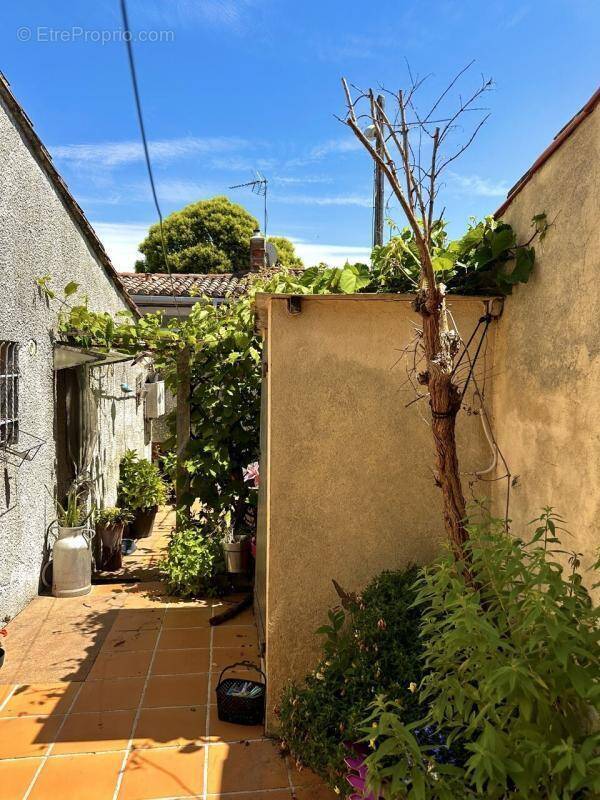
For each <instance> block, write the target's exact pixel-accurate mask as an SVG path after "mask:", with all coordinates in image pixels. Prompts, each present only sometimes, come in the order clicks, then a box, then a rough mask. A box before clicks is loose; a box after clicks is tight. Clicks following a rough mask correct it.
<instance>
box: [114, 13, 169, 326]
mask: <svg viewBox="0 0 600 800" xmlns="http://www.w3.org/2000/svg"><path fill="white" fill-rule="evenodd" d="M120 2H121V16H122V18H123V32H124V34H125V35H124V37H123V38H124V39H125V46H126V47H127V57H128V60H129V72H130V75H131V83H132V86H133V95H134V98H135V107H136V111H137V118H138V123H139V126H140V135H141V137H142V144H143V146H144V159H145V161H146V169H147V171H148V179H149V181H150V188H151V190H152V197H153V199H154V206H155V208H156V213H157V214H158V225H159V229H160V243H161V248H162V254H163V259H164V262H165V267H166V269H167V272H168V274H169V279H170V282H171V294H172V295H173V301H174V303H175V308H176V309H177V316H178V318H179V303H178V302H177V293H176V292H175V281H174V279H173V273H172V272H171V267H170V266H169V257H168V255H167V245H166V243H165V234H164V230H163V215H162V211H161V210H160V203H159V202H158V194H157V191H156V183H155V182H154V173H153V172H152V162H151V160H150V150H149V147H148V139H147V137H146V126H145V125H144V115H143V113H142V102H141V99H140V90H139V87H138V81H137V72H136V68H135V60H134V58H133V47H132V45H131V39H132V36H131V29H130V27H129V17H128V14H127V3H126V0H120Z"/></svg>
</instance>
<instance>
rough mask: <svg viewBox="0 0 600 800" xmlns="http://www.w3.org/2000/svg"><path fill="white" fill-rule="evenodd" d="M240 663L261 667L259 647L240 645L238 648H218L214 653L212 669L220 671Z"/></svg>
mask: <svg viewBox="0 0 600 800" xmlns="http://www.w3.org/2000/svg"><path fill="white" fill-rule="evenodd" d="M238 661H251V662H252V663H253V664H256V665H258V666H260V659H259V657H258V647H256V645H251V644H240V645H238V646H237V647H218V648H215V649H214V650H213V652H212V661H211V668H212V669H213V670H215V671H216V670H220V669H223V667H227V666H229V665H230V664H234V663H236V662H238Z"/></svg>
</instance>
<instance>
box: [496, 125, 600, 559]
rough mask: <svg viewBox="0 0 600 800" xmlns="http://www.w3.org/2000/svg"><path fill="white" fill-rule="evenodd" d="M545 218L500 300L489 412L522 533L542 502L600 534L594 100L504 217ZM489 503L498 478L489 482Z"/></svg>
mask: <svg viewBox="0 0 600 800" xmlns="http://www.w3.org/2000/svg"><path fill="white" fill-rule="evenodd" d="M540 212H546V214H547V215H548V220H549V221H550V222H551V223H552V226H551V228H550V229H549V231H548V235H547V237H546V239H545V240H544V242H542V243H536V245H535V248H536V264H535V271H534V273H533V276H532V277H531V279H530V281H529V283H528V284H527V285H524V286H519V287H518V288H517V289H516V290H515V292H514V294H513V295H512V296H511V297H510V298H508V299H507V300H506V303H505V307H504V314H503V317H502V319H501V320H500V322H499V323H498V330H497V342H496V352H495V369H494V371H495V374H496V377H495V382H494V397H493V411H494V418H495V429H496V434H497V437H498V441H499V444H500V447H501V449H502V451H503V452H504V455H505V457H506V459H507V461H508V464H509V468H510V470H511V472H512V474H513V475H514V476H518V480H517V482H516V486H515V488H514V489H513V491H512V497H511V504H510V516H511V517H512V519H513V530H514V532H515V533H519V534H521V533H522V532H523V530H524V528H525V524H526V522H527V521H528V520H530V519H532V518H533V517H534V516H535V515H536V514H537V513H538V511H539V509H540V508H541V506H544V505H552V506H554V507H555V508H556V509H557V510H558V511H560V513H561V514H562V515H563V516H564V517H565V518H566V519H567V520H568V523H569V524H568V528H569V530H570V531H571V532H572V536H571V537H566V539H565V542H564V544H565V545H566V547H567V548H569V549H573V548H574V549H576V550H578V551H580V552H583V554H584V566H588V565H589V564H590V562H591V560H592V559H593V558H594V557H595V552H596V550H597V548H598V546H599V545H600V532H599V530H600V492H599V490H598V486H599V484H600V391H599V388H600V312H599V307H600V282H599V279H600V225H599V219H600V111H599V110H598V109H596V111H595V112H593V113H592V114H591V116H589V117H588V118H587V119H586V120H585V121H584V122H583V123H582V124H581V125H580V126H579V127H578V128H577V129H576V130H575V131H574V133H573V134H572V135H571V136H570V137H569V138H568V139H567V140H566V141H565V142H564V143H563V145H562V146H561V147H560V148H559V149H558V150H557V151H556V152H555V153H554V154H553V155H552V156H551V158H550V159H549V160H548V161H547V162H546V163H545V164H544V165H543V166H542V167H541V168H540V169H539V171H538V172H537V173H535V174H534V176H533V177H532V179H531V180H530V182H529V183H527V184H526V185H525V186H524V187H523V189H522V190H521V192H520V193H519V194H518V195H516V197H515V198H514V199H513V201H512V203H511V205H510V206H509V208H508V210H507V211H506V212H505V213H504V216H503V218H504V219H505V220H506V221H507V222H510V223H511V225H513V227H514V228H515V230H516V231H517V234H518V239H519V240H520V241H525V240H527V239H528V238H529V236H530V235H531V227H530V223H531V218H532V216H533V215H534V214H536V213H540ZM494 499H495V504H496V507H497V508H500V507H501V506H502V504H503V502H504V485H503V483H502V484H501V483H498V484H497V485H496V486H495V489H494Z"/></svg>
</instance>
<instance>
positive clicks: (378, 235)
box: [373, 94, 385, 246]
mask: <svg viewBox="0 0 600 800" xmlns="http://www.w3.org/2000/svg"><path fill="white" fill-rule="evenodd" d="M384 104H385V98H384V97H383V95H381V94H380V95H379V97H378V98H377V105H378V106H379V107H380V108H382V109H383V108H384ZM377 122H378V123H379V129H380V130H383V119H382V116H381V113H380V111H379V108H378V110H377ZM375 147H376V149H377V152H378V153H379V154H380V155H381V154H382V153H383V146H382V142H381V141H380V140H379V137H377V143H376V145H375ZM384 193H385V188H384V176H383V170H382V169H381V167H380V166H379V164H375V191H374V200H375V214H374V217H373V246H376V245H380V244H383V213H384V204H385V199H384Z"/></svg>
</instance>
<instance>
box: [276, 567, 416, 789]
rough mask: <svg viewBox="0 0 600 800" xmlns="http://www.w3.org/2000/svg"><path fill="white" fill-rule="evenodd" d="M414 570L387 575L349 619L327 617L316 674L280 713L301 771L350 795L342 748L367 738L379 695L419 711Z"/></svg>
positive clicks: (291, 691) (294, 690)
mask: <svg viewBox="0 0 600 800" xmlns="http://www.w3.org/2000/svg"><path fill="white" fill-rule="evenodd" d="M416 575H417V570H416V568H415V567H411V568H409V569H406V570H403V571H399V572H384V573H383V574H382V575H380V576H379V577H378V578H376V579H375V580H374V581H372V582H371V583H370V584H369V586H368V587H367V588H366V589H365V591H364V592H363V594H362V596H360V597H359V598H356V599H355V600H353V601H352V602H351V603H350V605H349V608H348V610H347V612H345V611H344V610H343V609H340V608H337V609H334V610H333V611H330V612H329V620H330V624H329V625H326V626H324V627H323V628H320V629H319V632H320V633H322V634H324V635H325V636H326V641H325V645H324V653H323V657H322V658H321V660H320V662H319V664H318V666H317V668H316V670H315V671H314V672H313V673H311V674H310V675H308V676H307V678H306V679H305V681H304V683H303V684H302V685H292V686H289V687H288V688H287V690H286V692H285V694H284V696H283V698H282V702H281V708H280V718H281V734H282V738H283V740H284V743H285V745H286V747H287V748H288V749H289V750H290V752H291V753H292V755H293V756H294V757H295V758H296V759H297V761H298V762H300V763H301V764H303V765H305V766H307V767H310V768H311V769H312V770H314V771H315V772H317V773H319V774H320V775H321V776H322V777H323V778H325V779H326V780H327V781H328V782H329V783H330V784H331V785H332V786H337V787H338V788H339V790H340V791H342V792H345V791H346V790H347V789H348V787H347V785H346V784H345V781H344V780H343V776H344V774H345V771H346V770H345V767H344V757H345V756H347V755H348V752H347V750H345V748H344V742H346V741H348V742H351V743H353V742H357V741H358V740H359V739H361V738H362V736H363V734H362V730H361V724H362V721H363V720H364V717H365V715H366V712H367V709H368V707H369V705H370V704H371V703H372V702H373V700H374V699H375V696H376V694H377V693H379V692H388V693H389V694H390V695H391V696H393V697H399V698H402V702H403V704H404V708H405V709H406V714H407V716H408V718H409V719H411V720H413V719H417V718H418V717H419V716H420V715H421V713H422V711H421V709H420V707H419V703H418V698H417V695H416V694H414V693H413V692H412V691H411V684H413V683H414V682H417V681H419V680H420V678H421V674H422V671H421V662H420V656H421V652H422V644H421V642H420V640H419V637H418V628H419V619H420V614H419V611H418V610H417V609H415V608H414V606H413V603H414V600H415V590H414V589H413V585H414V582H415V580H416Z"/></svg>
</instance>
